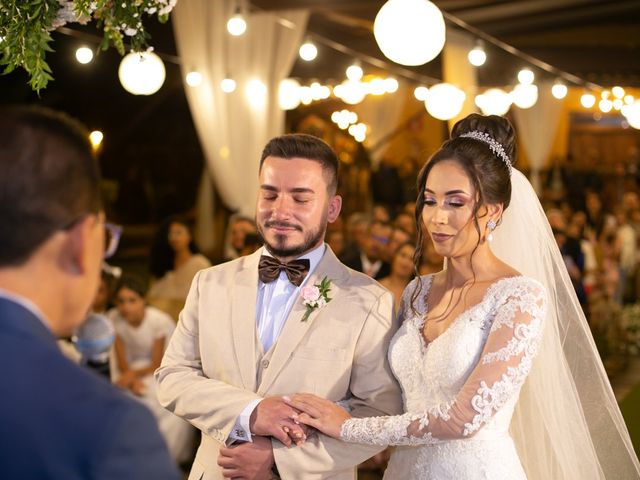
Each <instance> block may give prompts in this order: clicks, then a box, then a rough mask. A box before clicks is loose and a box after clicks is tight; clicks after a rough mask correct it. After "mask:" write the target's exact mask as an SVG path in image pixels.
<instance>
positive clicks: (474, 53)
mask: <svg viewBox="0 0 640 480" xmlns="http://www.w3.org/2000/svg"><path fill="white" fill-rule="evenodd" d="M467 58H468V59H469V63H470V64H471V65H473V66H474V67H481V66H482V65H484V62H486V61H487V53H486V52H485V51H484V42H483V41H482V40H478V41H477V42H476V46H475V47H473V49H472V50H469V53H468V54H467Z"/></svg>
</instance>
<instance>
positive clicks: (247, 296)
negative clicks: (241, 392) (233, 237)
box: [231, 249, 261, 391]
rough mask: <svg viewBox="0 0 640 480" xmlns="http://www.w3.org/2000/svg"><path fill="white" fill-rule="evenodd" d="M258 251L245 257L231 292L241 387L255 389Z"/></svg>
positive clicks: (235, 345)
mask: <svg viewBox="0 0 640 480" xmlns="http://www.w3.org/2000/svg"><path fill="white" fill-rule="evenodd" d="M260 252H261V250H260V249H259V250H258V251H257V252H255V253H253V254H251V255H249V256H248V257H246V259H245V261H244V264H243V266H242V267H241V268H240V270H238V272H237V273H236V275H235V282H234V284H233V286H232V292H231V328H232V329H233V343H234V347H235V351H236V359H237V362H238V368H239V370H240V376H241V377H242V383H243V384H244V388H246V389H248V390H252V391H255V389H256V373H257V372H256V348H257V346H256V299H257V293H258V261H259V259H260V254H261V253H260Z"/></svg>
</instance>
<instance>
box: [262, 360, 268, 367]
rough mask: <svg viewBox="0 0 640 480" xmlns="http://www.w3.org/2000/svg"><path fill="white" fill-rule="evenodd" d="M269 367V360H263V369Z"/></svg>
mask: <svg viewBox="0 0 640 480" xmlns="http://www.w3.org/2000/svg"><path fill="white" fill-rule="evenodd" d="M268 366H269V360H262V368H267V367H268Z"/></svg>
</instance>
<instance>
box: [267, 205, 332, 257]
mask: <svg viewBox="0 0 640 480" xmlns="http://www.w3.org/2000/svg"><path fill="white" fill-rule="evenodd" d="M270 225H273V226H278V225H280V226H292V225H290V224H287V223H286V222H277V221H267V222H265V226H266V227H269V226H270ZM326 226H327V214H324V215H323V216H322V220H321V222H320V224H319V225H318V228H316V229H314V230H309V231H308V232H307V233H306V234H305V235H304V239H303V240H302V242H301V243H299V244H298V245H289V246H286V243H287V240H288V237H287V235H278V234H276V235H275V242H273V243H272V242H269V240H267V238H266V235H265V233H264V230H263V228H262V225H260V224H258V234H259V235H260V237H261V238H262V243H263V244H264V246H265V248H266V249H267V250H268V251H269V253H270V254H271V255H273V256H274V257H276V258H290V257H293V258H295V257H299V256H300V255H303V254H305V253H307V252H308V251H309V250H311V249H313V248H314V247H315V246H317V245H318V244H319V243H320V242H321V241H322V239H323V238H324V234H325V231H326ZM297 228H298V229H299V230H300V231H301V230H302V229H301V228H300V227H297Z"/></svg>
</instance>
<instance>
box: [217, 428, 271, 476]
mask: <svg viewBox="0 0 640 480" xmlns="http://www.w3.org/2000/svg"><path fill="white" fill-rule="evenodd" d="M273 462H274V460H273V450H272V449H271V440H269V439H268V438H265V437H254V438H253V443H250V442H247V443H241V444H238V445H234V446H233V447H232V448H221V449H220V455H218V465H219V466H220V467H221V468H222V476H223V477H225V478H236V479H242V480H269V479H271V478H273V475H272V473H271V467H272V466H273Z"/></svg>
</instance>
